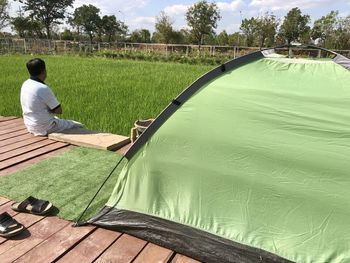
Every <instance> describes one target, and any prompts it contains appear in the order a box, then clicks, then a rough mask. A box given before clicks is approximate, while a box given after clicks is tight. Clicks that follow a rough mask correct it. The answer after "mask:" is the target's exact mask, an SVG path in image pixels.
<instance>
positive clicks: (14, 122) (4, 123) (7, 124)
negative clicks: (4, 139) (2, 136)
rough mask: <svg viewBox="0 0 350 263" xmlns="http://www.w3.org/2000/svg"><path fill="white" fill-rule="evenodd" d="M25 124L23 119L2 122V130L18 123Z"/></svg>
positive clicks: (0, 123)
mask: <svg viewBox="0 0 350 263" xmlns="http://www.w3.org/2000/svg"><path fill="white" fill-rule="evenodd" d="M20 124H24V122H23V119H14V120H11V121H6V122H0V130H3V129H7V128H10V127H14V126H16V125H20Z"/></svg>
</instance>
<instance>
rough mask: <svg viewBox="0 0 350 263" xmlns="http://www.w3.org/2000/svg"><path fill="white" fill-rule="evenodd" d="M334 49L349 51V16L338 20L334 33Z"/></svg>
mask: <svg viewBox="0 0 350 263" xmlns="http://www.w3.org/2000/svg"><path fill="white" fill-rule="evenodd" d="M336 37H337V39H336V42H335V43H336V44H335V46H334V48H336V49H350V16H347V17H345V18H340V19H339V22H338V29H337V31H336Z"/></svg>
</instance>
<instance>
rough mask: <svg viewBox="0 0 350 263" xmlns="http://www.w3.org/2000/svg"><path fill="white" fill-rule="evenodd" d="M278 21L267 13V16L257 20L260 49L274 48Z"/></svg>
mask: <svg viewBox="0 0 350 263" xmlns="http://www.w3.org/2000/svg"><path fill="white" fill-rule="evenodd" d="M277 27H278V21H277V19H276V17H275V16H274V15H272V14H269V13H265V15H263V16H260V17H258V18H256V29H255V31H256V35H257V38H258V41H259V47H260V48H262V47H264V46H265V43H266V42H267V43H266V44H267V46H272V45H273V44H274V42H275V41H274V40H275V36H276V31H277Z"/></svg>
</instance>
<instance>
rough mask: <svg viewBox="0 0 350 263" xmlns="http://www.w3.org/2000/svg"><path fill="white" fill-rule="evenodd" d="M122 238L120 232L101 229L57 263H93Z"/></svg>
mask: <svg viewBox="0 0 350 263" xmlns="http://www.w3.org/2000/svg"><path fill="white" fill-rule="evenodd" d="M120 236H121V233H119V232H115V231H110V230H105V229H102V228H99V229H97V230H96V231H95V232H93V233H92V234H91V235H90V236H88V237H87V238H86V239H84V240H83V241H82V242H80V243H79V244H78V245H77V246H76V247H75V248H74V249H73V250H71V251H69V252H68V253H67V254H65V255H64V256H63V257H62V258H61V259H59V260H58V261H57V262H59V263H71V262H79V261H82V262H92V261H94V260H95V259H96V258H98V257H99V256H100V255H101V254H102V253H103V252H104V251H105V250H106V249H107V248H108V247H109V246H110V245H111V244H112V243H113V242H114V241H115V240H117V239H118V238H119V237H120Z"/></svg>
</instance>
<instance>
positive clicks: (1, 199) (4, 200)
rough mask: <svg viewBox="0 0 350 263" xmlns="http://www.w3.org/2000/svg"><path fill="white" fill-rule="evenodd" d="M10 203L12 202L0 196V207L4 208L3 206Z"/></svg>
mask: <svg viewBox="0 0 350 263" xmlns="http://www.w3.org/2000/svg"><path fill="white" fill-rule="evenodd" d="M8 202H10V200H9V199H7V198H5V197H2V196H0V206H2V205H3V204H6V203H8Z"/></svg>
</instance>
